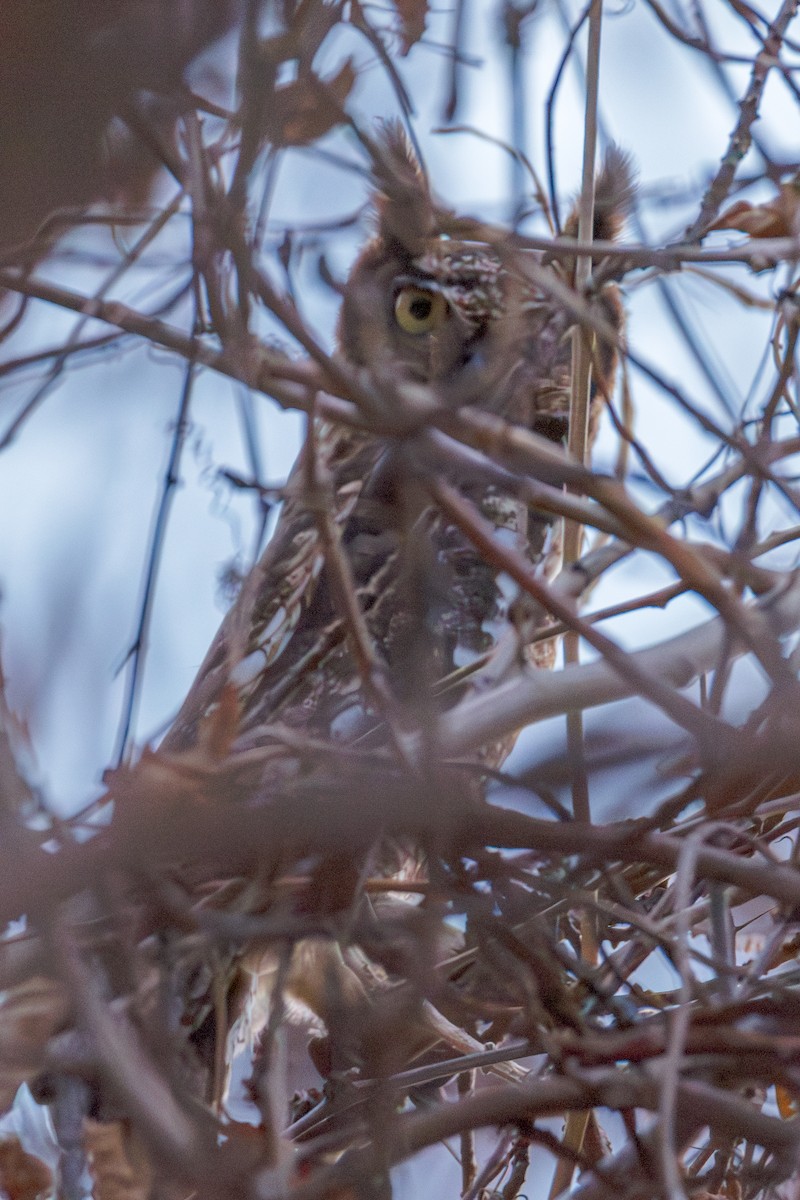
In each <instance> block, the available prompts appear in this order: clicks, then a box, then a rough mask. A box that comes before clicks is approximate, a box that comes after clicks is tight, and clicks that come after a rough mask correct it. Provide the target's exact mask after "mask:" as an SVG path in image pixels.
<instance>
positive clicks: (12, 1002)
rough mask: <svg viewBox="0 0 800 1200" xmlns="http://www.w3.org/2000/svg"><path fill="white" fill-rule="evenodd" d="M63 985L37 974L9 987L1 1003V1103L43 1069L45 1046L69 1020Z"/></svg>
mask: <svg viewBox="0 0 800 1200" xmlns="http://www.w3.org/2000/svg"><path fill="white" fill-rule="evenodd" d="M68 1011H69V1005H68V1003H67V998H66V996H65V994H64V991H63V989H62V988H61V987H60V986H59V985H58V984H56V983H54V982H53V981H52V980H50V979H43V978H41V977H38V976H37V977H34V978H33V979H30V980H26V982H25V983H21V984H18V985H17V986H16V987H12V988H9V990H8V991H7V992H5V993H4V994H3V1000H2V1003H0V1106H1V1107H2V1110H3V1111H5V1110H6V1109H8V1108H9V1107H10V1106H11V1104H12V1103H13V1100H14V1096H15V1094H16V1091H17V1088H18V1087H19V1085H20V1084H21V1083H24V1082H25V1081H26V1080H29V1079H30V1078H31V1077H32V1076H33V1075H35V1074H36V1073H37V1071H39V1070H40V1068H41V1065H42V1059H43V1055H44V1050H45V1047H46V1045H47V1043H48V1041H49V1040H50V1038H51V1037H52V1036H53V1034H54V1033H55V1032H56V1031H57V1030H58V1028H59V1026H61V1025H63V1023H64V1021H65V1020H66V1017H67V1013H68Z"/></svg>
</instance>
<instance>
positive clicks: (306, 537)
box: [162, 423, 381, 752]
mask: <svg viewBox="0 0 800 1200" xmlns="http://www.w3.org/2000/svg"><path fill="white" fill-rule="evenodd" d="M315 443H316V454H317V459H318V469H319V470H322V471H324V472H325V473H326V474H327V475H328V476H329V477H330V478H331V479H332V481H333V483H332V487H331V489H330V493H329V503H330V515H331V517H332V520H333V523H334V525H335V526H336V527H337V528H342V527H343V526H344V525H345V524H346V522H347V520H348V518H349V517H350V516H351V514H352V512H353V510H354V508H355V507H356V505H357V503H358V499H359V495H360V493H361V489H362V485H363V483H364V481H365V479H367V478H368V477H369V475H370V472H371V470H372V469H373V467H374V465H375V463H376V462H377V460H378V458H379V456H380V453H381V447H380V444H379V443H378V442H377V440H376V439H374V438H370V437H368V436H366V435H364V434H361V433H358V432H357V431H354V430H351V429H348V428H345V427H343V426H331V425H328V424H322V423H320V425H319V428H318V430H317V436H316V439H315ZM306 471H307V469H306V458H305V454H301V456H300V458H299V459H298V460H297V462H296V463H295V465H294V467H293V469H292V472H291V474H290V476H289V480H288V483H287V486H286V498H285V500H284V503H283V507H282V509H281V513H280V516H279V518H278V523H277V526H276V528H275V531H274V533H273V535H272V537H271V538H270V541H269V543H268V544H267V546H266V548H265V550H264V552H263V554H262V556H261V558H260V559H259V561H258V562H257V563H256V565H255V566H254V567H253V568H252V570H251V571H250V573H249V574H248V576H247V578H246V579H245V581H244V583H243V585H242V588H241V591H240V593H239V596H238V597H237V599H236V601H235V602H234V604H233V607H232V608H231V609H230V611H229V612H228V614H227V615H226V616H225V618H224V620H223V622H222V624H221V626H220V628H219V630H218V632H217V634H216V637H215V638H214V640H213V642H212V643H211V646H210V648H209V650H208V653H207V654H206V657H205V659H204V660H203V663H202V664H201V666H200V669H199V671H198V673H197V676H196V678H195V680H194V683H193V684H192V686H191V688H190V690H189V692H188V694H187V696H186V699H185V700H184V702H183V704H182V706H181V708H180V711H179V712H178V715H177V717H176V718H175V720H174V722H173V724H172V725H171V727H170V729H169V731H168V732H167V734H166V736H165V737H164V739H163V741H162V749H164V750H165V751H167V752H176V751H181V750H184V749H187V748H188V747H189V746H191V745H192V744H193V743H194V742H195V741H196V738H197V734H198V729H199V726H200V723H201V722H202V721H203V719H204V718H205V717H206V716H208V714H209V713H210V712H211V711H212V710H213V707H214V705H215V704H216V703H217V702H218V701H219V698H220V696H221V694H222V692H223V690H224V689H225V687H226V685H232V686H233V688H234V690H235V694H236V698H237V700H238V704H239V710H240V714H241V716H242V719H244V718H245V717H246V716H247V714H248V712H249V710H250V709H251V708H252V698H253V694H254V692H256V691H257V690H258V685H259V683H260V681H261V680H262V679H263V677H264V675H265V673H266V672H267V671H268V670H269V669H270V668H275V667H276V664H277V670H278V671H282V670H283V669H284V667H285V666H288V661H287V660H288V659H289V658H290V657H291V652H290V648H291V645H292V635H293V633H294V631H295V630H296V628H297V626H298V624H300V622H301V621H302V618H303V617H304V615H306V614H307V613H308V612H309V610H310V609H311V608H312V606H313V603H314V598H315V595H316V593H317V590H318V588H319V583H320V578H321V576H322V573H323V570H324V565H325V554H324V549H323V545H322V542H321V538H320V533H319V528H318V524H317V520H316V517H315V514H314V509H313V506H312V505H311V504H309V502H308V498H307V495H306V491H307V488H306Z"/></svg>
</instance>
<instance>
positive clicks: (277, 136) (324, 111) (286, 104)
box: [269, 58, 356, 146]
mask: <svg viewBox="0 0 800 1200" xmlns="http://www.w3.org/2000/svg"><path fill="white" fill-rule="evenodd" d="M355 81H356V72H355V68H354V67H353V63H352V60H351V59H349V58H348V59H347V61H346V62H345V63H344V64H343V66H342V67H341V68H340V69H339V70H338V71H337V73H336V74H335V75H333V76H331V78H330V79H320V78H318V77H317V76H316V75H306V76H303V77H302V78H301V79H297V80H295V81H294V82H293V83H287V84H286V85H285V86H284V87H280V88H278V89H277V90H276V92H275V99H274V104H273V107H272V113H271V120H270V126H271V128H270V131H269V132H270V137H271V139H272V141H274V142H277V143H279V144H281V145H284V146H305V145H308V143H309V142H313V141H315V140H316V139H317V138H321V137H323V136H324V134H326V133H330V131H331V130H332V129H335V128H336V126H337V125H341V124H342V120H343V116H344V114H343V112H342V109H343V106H344V103H345V101H346V100H347V97H348V96H349V95H350V92H351V91H352V88H353V84H354V83H355Z"/></svg>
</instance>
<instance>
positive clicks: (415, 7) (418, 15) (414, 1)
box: [393, 0, 428, 54]
mask: <svg viewBox="0 0 800 1200" xmlns="http://www.w3.org/2000/svg"><path fill="white" fill-rule="evenodd" d="M393 2H394V6H395V8H396V9H397V15H398V16H399V18H400V27H401V34H402V53H403V54H408V52H409V50H410V49H411V47H412V46H414V45H416V43H417V42H418V41H419V40H420V38H421V37H422V35H423V34H424V33H425V22H426V20H427V17H428V0H393Z"/></svg>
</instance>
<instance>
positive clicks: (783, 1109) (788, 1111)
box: [775, 1083, 798, 1121]
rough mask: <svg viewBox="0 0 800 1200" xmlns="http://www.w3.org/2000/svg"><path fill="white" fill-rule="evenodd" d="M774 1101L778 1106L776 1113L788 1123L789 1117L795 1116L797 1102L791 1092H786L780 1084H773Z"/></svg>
mask: <svg viewBox="0 0 800 1200" xmlns="http://www.w3.org/2000/svg"><path fill="white" fill-rule="evenodd" d="M775 1101H776V1103H777V1105H778V1112H779V1113H780V1114H781V1116H782V1117H783V1119H784V1121H788V1120H789V1119H790V1118H791V1117H796V1116H797V1113H798V1104H797V1101H796V1100H795V1098H794V1096H793V1095H792V1094H791V1092H788V1091H787V1090H786V1088H785V1087H783V1086H782V1084H780V1083H776V1084H775Z"/></svg>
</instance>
